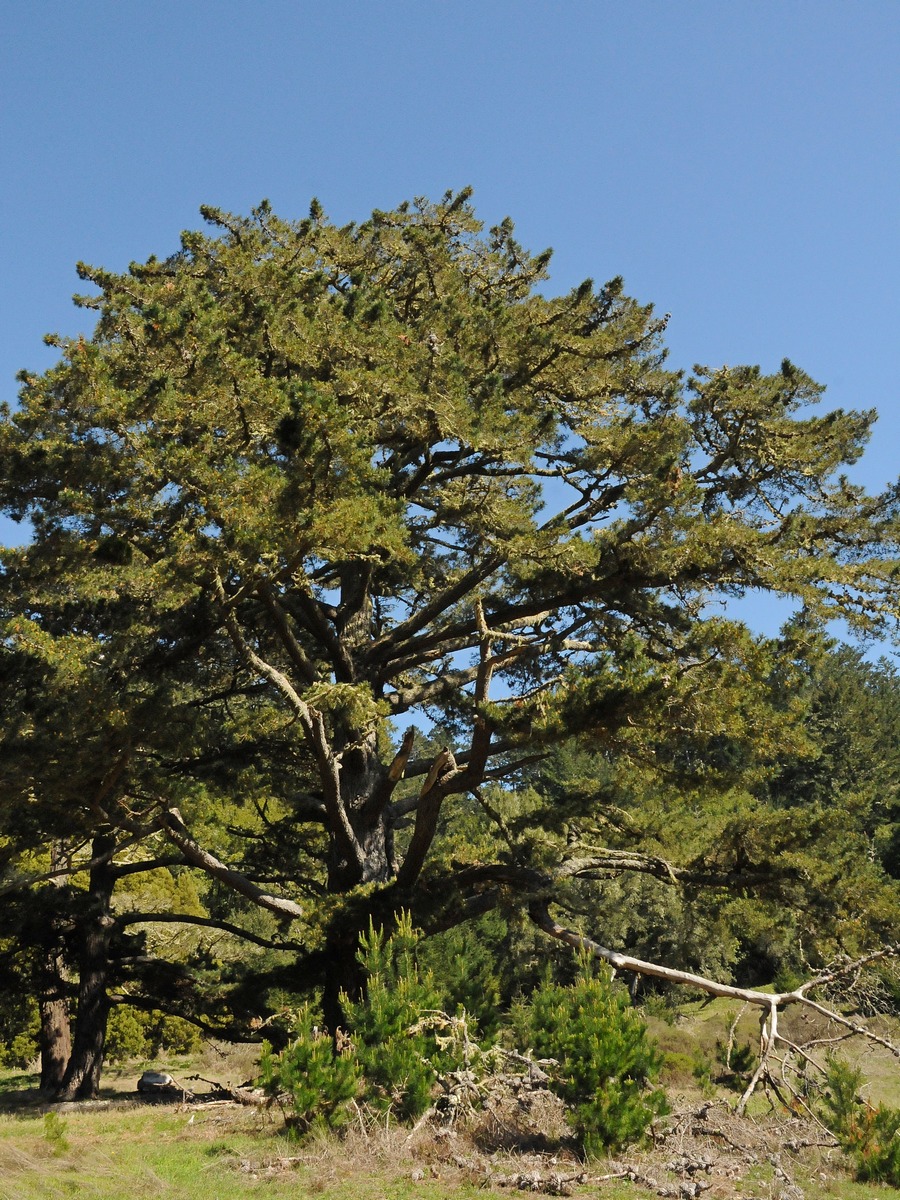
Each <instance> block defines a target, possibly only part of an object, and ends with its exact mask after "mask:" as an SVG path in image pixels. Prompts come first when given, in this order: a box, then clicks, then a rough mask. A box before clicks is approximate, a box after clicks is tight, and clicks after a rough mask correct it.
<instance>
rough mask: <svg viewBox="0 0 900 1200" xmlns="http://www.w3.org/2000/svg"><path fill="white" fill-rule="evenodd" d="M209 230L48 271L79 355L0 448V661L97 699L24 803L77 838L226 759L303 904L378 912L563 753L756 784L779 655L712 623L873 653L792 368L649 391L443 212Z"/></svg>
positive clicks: (609, 327) (806, 400)
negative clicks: (58, 284) (60, 288)
mask: <svg viewBox="0 0 900 1200" xmlns="http://www.w3.org/2000/svg"><path fill="white" fill-rule="evenodd" d="M203 215H204V217H205V218H206V220H207V221H208V222H209V224H210V225H211V226H212V231H211V233H208V234H204V233H198V232H190V233H185V234H183V235H182V239H181V249H180V250H179V251H178V252H177V253H176V254H174V255H172V256H171V257H169V258H165V259H156V258H150V259H149V260H148V261H147V262H145V263H133V264H132V265H131V267H130V268H129V270H128V272H127V273H125V274H114V273H111V272H109V271H105V270H102V269H99V268H95V267H89V266H85V265H82V266H80V267H79V271H80V274H81V277H82V278H83V279H84V280H85V281H86V282H87V283H89V284H91V285H92V289H93V290H92V291H91V292H90V294H89V295H87V296H83V297H81V298H80V299H79V301H78V302H79V303H80V304H81V305H82V306H84V307H85V308H86V309H88V310H90V311H92V312H96V314H97V316H98V321H97V325H96V328H95V330H94V332H93V333H92V334H91V335H90V336H87V335H86V336H84V337H78V338H72V339H63V338H57V339H51V341H52V342H53V344H54V345H57V346H58V347H59V350H60V359H59V362H58V364H57V365H56V366H54V367H53V368H51V369H50V370H48V371H47V372H46V373H45V374H43V375H32V374H29V373H27V372H23V373H22V375H21V382H22V390H21V393H20V400H19V405H18V406H17V407H14V408H13V407H9V406H7V407H4V408H3V410H2V420H0V506H2V510H3V511H4V512H6V513H8V514H11V515H15V516H17V517H20V518H23V519H24V518H27V519H28V520H30V521H31V522H32V524H33V528H34V538H33V541H32V542H31V544H29V545H28V546H26V547H24V548H21V549H16V550H6V551H4V552H3V573H2V576H0V579H2V590H3V600H2V604H3V609H4V611H3V613H2V616H3V619H4V622H5V634H4V641H5V651H6V654H7V662H12V661H13V659H12V657H10V656H15V657H16V662H17V663H21V662H22V661H26V660H27V662H28V663H29V664H30V666H29V667H28V671H29V672H30V674H29V678H31V677H34V678H35V679H38V680H43V681H44V683H42V684H41V686H42V687H44V686H48V685H46V679H47V677H48V676H52V677H53V678H54V679H55V680H56V682H55V683H54V684H53V685H52V686H53V687H56V688H57V689H63V690H64V691H66V692H67V694H68V695H69V696H70V701H69V705H70V708H72V706H74V709H77V711H78V712H81V713H83V712H84V711H85V708H84V705H85V704H88V701H90V711H91V714H92V715H91V720H90V723H89V724H90V728H88V727H87V724H86V723H85V721H84V719H83V718H81V720H82V724H81V726H79V724H78V721H79V718H77V717H73V723H72V724H71V725H70V727H69V729H68V732H67V736H69V737H70V738H71V741H72V743H73V758H72V760H70V761H69V762H67V763H66V764H64V769H62V770H56V776H55V779H56V782H55V784H54V786H55V788H56V790H57V793H58V794H59V795H61V794H62V792H63V791H64V790H65V777H66V776H68V777H69V778H70V779H71V780H73V781H77V783H76V782H71V784H70V793H71V794H70V796H69V802H71V803H73V804H74V803H77V804H78V805H80V806H81V809H82V810H83V811H84V813H85V814H86V816H85V822H86V825H87V826H89V825H90V822H91V821H93V822H94V823H95V824H96V822H97V821H100V820H102V821H106V822H108V823H110V824H111V825H113V826H115V827H117V828H123V827H125V828H129V827H131V828H133V827H134V822H135V820H136V819H137V817H136V814H139V813H141V812H149V811H150V809H151V808H152V807H153V806H154V805H162V806H163V807H166V805H170V806H172V805H175V804H177V803H179V802H180V801H179V793H178V789H177V788H175V787H174V785H173V784H172V782H171V781H172V780H173V779H175V778H178V777H179V771H185V770H187V769H188V768H187V767H185V764H188V763H190V764H194V767H196V768H197V769H198V770H199V766H198V765H197V764H200V763H201V762H206V763H207V764H209V762H210V761H211V760H212V759H213V758H214V757H215V754H214V753H213V750H215V752H216V754H218V756H219V759H218V761H219V763H220V764H221V762H222V761H227V760H228V756H229V755H230V756H231V757H232V760H234V761H238V760H240V758H241V753H242V747H243V748H244V750H245V751H246V755H245V760H244V762H243V764H242V765H243V767H246V765H247V763H248V762H249V761H250V760H251V759H252V760H253V762H254V763H255V764H256V767H255V769H256V770H258V771H259V772H263V773H264V775H265V785H266V786H268V787H271V788H275V789H277V788H279V787H280V788H282V790H283V791H284V792H285V794H287V793H290V795H289V796H288V799H290V800H291V803H292V804H293V805H294V808H293V810H292V811H293V820H294V823H295V826H296V825H300V824H302V823H303V822H310V821H311V822H312V823H313V825H314V826H315V827H316V828H317V829H319V830H321V832H322V835H323V836H324V838H325V841H326V843H327V852H326V859H327V880H326V884H327V887H328V889H329V890H331V891H339V892H346V891H348V890H351V889H353V888H354V887H356V886H357V885H359V884H363V883H374V884H390V883H392V881H393V882H394V883H395V884H396V886H397V887H398V888H399V889H401V890H403V891H405V893H407V894H408V893H409V892H410V890H411V889H414V887H415V886H416V884H417V881H419V878H420V875H421V873H422V870H423V867H424V866H425V864H426V861H427V859H428V856H429V853H430V851H431V850H432V845H433V842H434V838H435V834H436V831H437V829H438V825H439V821H440V820H441V819H442V809H443V807H444V804H445V801H446V800H447V798H448V797H453V796H464V795H477V794H478V793H479V789H480V788H481V787H482V786H483V785H485V784H486V783H490V782H497V781H503V780H515V779H516V778H518V777H519V776H518V775H517V773H518V772H521V771H522V770H523V769H524V767H525V766H526V765H527V764H529V763H531V762H533V761H534V760H535V758H536V757H540V756H541V755H543V754H545V753H546V752H547V751H548V749H549V748H552V747H553V746H555V745H556V744H557V743H559V742H560V741H561V740H563V739H564V738H566V737H569V736H573V735H575V734H583V735H584V736H585V737H586V738H588V739H590V744H591V745H592V747H593V748H594V749H596V750H600V751H602V752H604V753H606V754H607V755H610V756H614V755H616V754H618V753H620V752H621V753H630V752H634V753H637V752H638V750H640V752H641V753H644V754H647V755H650V754H658V755H659V756H661V757H662V758H664V759H665V760H666V761H667V762H669V763H672V762H675V761H676V760H677V761H680V762H683V763H687V764H688V766H689V767H690V769H691V771H692V772H693V773H694V774H695V775H702V774H703V772H704V771H707V770H712V769H713V768H714V767H716V766H717V764H718V763H719V760H718V759H717V758H716V755H719V756H720V757H721V750H722V746H723V744H724V743H725V742H728V744H729V745H740V744H744V743H746V744H748V745H750V744H752V745H753V747H754V748H755V751H756V752H757V753H758V754H761V755H763V756H766V755H769V756H770V757H771V756H772V755H774V754H776V753H777V751H778V747H779V746H780V745H782V744H783V739H784V738H785V737H786V736H787V734H786V730H789V728H790V727H791V713H792V704H793V703H794V694H793V691H792V684H791V670H792V667H791V663H792V659H793V655H794V652H795V650H796V646H792V645H791V643H790V637H788V638H787V639H786V640H783V641H782V642H779V643H775V642H768V641H765V640H764V639H759V638H755V637H753V636H751V634H750V633H749V632H748V630H747V629H746V628H745V627H744V626H742V625H741V624H740V623H739V622H737V621H735V620H731V619H728V618H727V617H725V616H722V615H721V613H722V609H721V607H717V606H716V604H715V601H716V600H717V599H727V598H729V597H738V596H741V595H744V594H746V593H748V592H751V591H755V590H759V591H765V592H773V593H778V594H781V595H785V596H789V597H791V598H793V599H794V601H795V602H796V604H797V607H798V609H800V610H802V613H803V620H802V621H801V622H799V623H798V624H797V625H796V626H795V629H796V630H799V631H800V632H798V633H797V634H796V636H797V637H798V638H799V637H801V634H802V630H803V629H809V628H815V627H817V626H821V625H822V624H823V623H824V622H826V621H828V620H830V619H832V618H836V617H841V618H843V619H845V620H846V621H847V622H849V624H850V625H851V626H852V627H854V628H855V629H856V630H858V631H859V632H861V633H862V634H866V635H877V636H886V635H888V634H889V633H891V632H892V631H893V630H894V629H895V627H896V621H897V616H898V598H897V597H898V587H897V583H898V576H900V558H898V532H900V523H898V492H897V490H896V489H891V490H889V491H888V492H886V493H885V494H883V495H878V496H871V495H868V494H866V493H865V492H864V491H863V489H862V488H860V487H859V486H857V485H856V484H855V483H853V482H851V481H850V480H849V479H848V477H847V476H846V475H845V474H844V473H843V471H844V468H845V467H846V466H848V465H850V464H853V463H854V462H855V461H856V460H857V459H858V458H859V456H860V454H861V452H862V450H863V447H864V444H865V442H866V439H867V437H868V436H869V432H870V429H871V427H872V423H873V420H874V414H873V413H872V412H847V411H842V410H832V411H827V412H821V411H817V410H816V409H815V407H814V406H815V404H816V402H817V401H818V400H819V398H820V396H821V393H822V388H821V387H820V386H819V385H818V384H816V383H815V382H813V380H812V379H810V378H809V377H808V376H807V375H806V374H804V372H803V371H802V370H800V369H799V368H798V367H796V366H794V365H793V364H792V363H791V362H789V361H787V360H785V361H784V362H783V363H782V364H781V366H780V367H779V369H778V370H776V371H775V372H774V373H772V374H765V373H763V371H762V370H761V369H760V368H758V367H755V366H738V367H720V368H716V369H712V368H708V367H696V368H695V370H694V373H693V374H692V375H691V376H690V377H687V376H685V375H684V374H682V373H680V372H678V371H673V370H670V369H668V367H667V366H666V354H665V348H664V342H663V335H664V331H665V324H666V321H665V319H664V318H662V319H660V318H658V317H656V316H655V315H654V313H653V310H652V307H651V306H649V305H642V304H640V303H638V302H637V301H635V300H633V299H631V298H629V297H628V296H627V295H626V294H625V292H624V290H623V285H622V281H621V280H619V279H613V280H612V281H611V282H609V283H607V284H605V285H604V286H602V287H596V286H595V285H594V284H593V282H592V281H591V280H586V281H585V282H584V283H583V284H581V285H580V286H579V287H577V288H575V289H573V290H572V291H571V292H569V293H567V294H565V295H561V296H553V295H550V294H549V293H548V291H547V290H546V279H547V266H548V262H549V258H550V255H549V252H546V253H543V254H538V255H532V254H530V253H528V252H527V251H526V250H524V249H523V248H522V247H521V246H520V245H519V244H518V243H517V241H516V240H515V237H514V230H513V226H512V224H511V223H510V222H509V221H504V222H502V223H501V224H500V225H498V226H496V227H495V228H492V229H490V230H488V231H487V232H485V231H484V230H483V229H482V226H481V224H480V223H479V221H478V220H477V219H476V217H475V215H474V212H473V210H472V208H471V205H470V202H469V193H468V191H463V192H460V193H458V194H455V195H454V194H450V193H448V194H447V195H445V196H444V197H443V198H442V199H441V200H440V202H438V203H429V202H426V201H424V200H417V201H415V202H414V203H412V204H404V205H401V206H400V207H399V208H398V209H397V210H396V211H393V212H375V213H373V214H372V216H371V218H370V219H369V220H367V221H365V222H363V223H361V224H351V225H347V226H343V227H338V226H336V225H334V224H332V223H330V222H329V221H328V220H327V219H326V218H325V216H324V214H323V213H322V210H321V208H320V207H319V206H318V205H317V204H314V205H313V207H312V209H311V212H310V216H309V217H308V218H307V219H306V220H302V221H299V222H294V223H292V222H288V221H284V220H281V219H279V218H278V217H276V216H275V215H274V213H273V212H272V211H271V210H270V207H269V206H268V204H265V203H263V204H262V205H260V207H259V208H257V209H256V210H254V211H253V212H252V213H251V215H250V216H249V217H236V216H231V215H228V214H226V213H223V212H220V211H218V210H216V209H204V210H203ZM16 675H17V678H21V673H20V669H19V667H17V669H16ZM16 686H24V684H21V685H20V684H17V685H16ZM73 689H74V690H73ZM76 694H77V695H78V696H80V697H81V699H80V700H78V701H77V703H76V701H75V700H71V697H72V696H74V695H76ZM57 711H59V710H58V709H57ZM73 711H74V710H73ZM411 721H416V722H418V723H419V724H420V725H428V724H429V723H430V724H433V725H434V726H435V727H436V729H438V730H439V731H440V737H441V738H442V739H443V741H438V743H437V744H436V745H434V746H432V748H431V749H430V750H428V752H427V753H425V752H424V749H425V748H426V747H425V741H424V739H419V742H418V745H417V742H416V736H415V735H414V734H413V733H412V732H409V733H407V735H406V736H405V737H403V739H402V740H401V739H400V738H399V736H394V735H393V733H392V731H396V730H397V728H398V724H399V728H400V730H402V729H404V728H405V727H406V726H408V725H409V723H410V722H411ZM391 722H395V723H398V724H394V725H392V724H391ZM34 729H35V726H34V724H33V723H32V724H31V725H28V723H27V722H26V723H25V724H23V725H19V726H17V727H16V728H15V729H12V728H11V727H8V729H7V735H6V737H7V741H8V742H9V744H10V747H11V749H12V750H15V751H16V753H18V754H19V758H18V759H17V760H16V761H18V762H22V761H25V760H27V743H28V739H29V738H32V737H37V736H38V735H37V734H36V733H35V732H34ZM79 729H80V733H79ZM82 737H84V738H88V737H90V738H92V739H93V741H92V742H91V745H92V747H93V749H94V752H95V756H96V754H100V756H101V758H102V759H103V761H102V764H100V765H98V763H97V762H96V761H94V763H93V766H91V764H90V763H88V762H87V761H84V762H83V763H82V764H81V766H79V760H78V755H77V754H76V747H75V743H80V742H81V738H82ZM679 756H680V757H679ZM81 757H82V758H83V759H84V758H86V756H85V755H84V754H82V756H81ZM12 761H13V759H12V758H10V759H8V762H12ZM32 761H33V760H32ZM260 764H264V765H260ZM57 766H58V764H57ZM101 766H102V769H101ZM113 768H115V770H114V769H113ZM36 770H37V768H36V767H34V766H32V768H29V772H28V773H27V774H28V775H29V782H28V785H27V786H29V787H34V786H37V784H36V782H35V771H36ZM301 778H302V781H303V786H302V789H301V787H300V783H299V782H298V781H299V780H301ZM22 779H24V776H22V778H21V779H20V790H21V788H24V787H25V783H24V782H22ZM401 779H404V782H402V783H401ZM38 784H39V781H38ZM256 786H257V787H261V786H262V785H261V784H260V783H259V779H257V784H256ZM76 788H77V791H76ZM301 790H302V795H301V794H300V792H301ZM126 816H127V818H128V821H130V822H131V826H129V825H128V821H125V817H126ZM443 816H444V817H446V813H444V814H443ZM170 832H171V833H172V835H173V836H174V837H175V838H181V843H180V845H181V846H182V848H183V849H184V851H185V853H186V854H187V853H194V850H192V849H191V846H190V845H189V839H187V834H186V832H185V830H184V826H183V825H181V824H180V822H179V821H178V820H177V819H176V818H175V817H172V819H171V821H170ZM395 834H396V836H395ZM186 839H187V840H186ZM504 853H506V851H505V850H504Z"/></svg>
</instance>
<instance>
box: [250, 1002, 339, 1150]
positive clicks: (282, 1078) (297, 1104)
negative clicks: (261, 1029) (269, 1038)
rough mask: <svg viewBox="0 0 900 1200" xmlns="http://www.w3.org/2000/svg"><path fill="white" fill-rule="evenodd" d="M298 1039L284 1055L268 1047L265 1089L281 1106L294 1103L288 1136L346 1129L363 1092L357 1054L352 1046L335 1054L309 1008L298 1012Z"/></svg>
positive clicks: (264, 1054)
mask: <svg viewBox="0 0 900 1200" xmlns="http://www.w3.org/2000/svg"><path fill="white" fill-rule="evenodd" d="M293 1034H294V1037H293V1040H292V1041H291V1042H290V1044H289V1045H287V1046H286V1047H285V1049H284V1050H282V1051H281V1053H280V1054H275V1053H274V1052H273V1050H272V1047H271V1045H270V1044H269V1043H268V1042H264V1043H263V1050H262V1056H261V1058H260V1064H259V1066H260V1082H261V1084H262V1087H263V1088H264V1089H265V1091H266V1092H267V1093H268V1094H269V1095H270V1096H273V1097H274V1098H276V1099H278V1100H279V1101H283V1098H284V1097H285V1096H286V1097H288V1098H289V1100H290V1104H291V1108H292V1110H293V1111H292V1113H291V1114H290V1116H287V1117H286V1119H285V1123H286V1125H287V1127H288V1131H289V1132H291V1133H295V1134H298V1135H302V1134H304V1133H307V1132H308V1131H309V1130H310V1129H311V1128H312V1127H313V1126H314V1125H324V1126H325V1127H326V1128H328V1129H338V1128H340V1126H341V1125H343V1124H345V1123H346V1120H347V1116H348V1108H349V1105H350V1101H351V1100H353V1098H354V1097H355V1096H356V1094H357V1092H358V1090H359V1080H360V1066H359V1063H358V1061H357V1059H356V1055H355V1053H354V1048H353V1046H352V1045H351V1044H349V1043H347V1044H345V1045H344V1047H343V1049H342V1050H341V1051H340V1053H337V1054H336V1053H335V1052H334V1045H333V1043H332V1040H331V1038H330V1036H329V1035H328V1034H326V1033H324V1032H323V1031H322V1030H321V1029H319V1028H318V1026H317V1025H316V1023H315V1020H314V1017H313V1013H312V1010H311V1009H310V1007H309V1005H304V1007H303V1008H301V1009H300V1010H299V1011H298V1012H297V1014H296V1016H295V1020H294V1028H293Z"/></svg>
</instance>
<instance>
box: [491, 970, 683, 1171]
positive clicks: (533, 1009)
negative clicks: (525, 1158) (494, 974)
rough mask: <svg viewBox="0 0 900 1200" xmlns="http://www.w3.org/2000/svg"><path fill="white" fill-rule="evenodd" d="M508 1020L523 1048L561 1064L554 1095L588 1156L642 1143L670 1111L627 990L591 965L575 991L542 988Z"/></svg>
mask: <svg viewBox="0 0 900 1200" xmlns="http://www.w3.org/2000/svg"><path fill="white" fill-rule="evenodd" d="M511 1017H512V1027H513V1029H514V1031H515V1034H516V1037H517V1040H518V1044H519V1045H520V1046H526V1047H530V1048H531V1049H532V1050H533V1051H534V1053H535V1055H536V1056H537V1057H538V1058H542V1059H555V1060H556V1062H557V1063H558V1064H559V1066H558V1070H557V1071H556V1075H555V1080H554V1083H553V1087H554V1090H555V1091H556V1093H557V1094H558V1095H559V1096H560V1097H561V1098H562V1099H563V1100H564V1101H565V1103H566V1105H567V1106H568V1108H569V1122H570V1124H571V1126H572V1128H573V1129H574V1131H575V1133H576V1135H577V1136H578V1138H579V1140H580V1141H581V1144H582V1146H583V1148H584V1151H585V1153H586V1154H587V1155H588V1156H597V1155H600V1154H602V1153H604V1152H606V1151H609V1150H615V1149H618V1148H619V1147H621V1146H624V1145H626V1144H627V1143H629V1142H634V1141H639V1140H640V1139H641V1138H642V1137H643V1136H644V1135H645V1133H646V1131H647V1129H648V1127H649V1125H650V1122H651V1121H652V1120H653V1118H654V1117H656V1116H658V1115H660V1114H662V1113H664V1112H666V1111H667V1104H666V1099H665V1095H664V1093H663V1092H662V1091H661V1090H659V1089H652V1088H650V1086H649V1084H650V1081H651V1080H653V1079H655V1078H656V1076H657V1075H658V1073H659V1069H660V1067H661V1065H662V1055H661V1054H660V1053H659V1052H658V1051H657V1049H656V1047H655V1046H654V1045H653V1044H652V1043H651V1041H650V1040H649V1038H648V1035H647V1030H646V1027H645V1025H644V1023H643V1022H642V1021H641V1019H640V1017H639V1016H638V1014H637V1013H636V1012H635V1010H634V1009H633V1008H632V1007H631V1006H630V1003H629V998H628V994H627V992H626V991H625V989H624V988H622V987H617V986H614V985H613V984H612V983H611V982H610V980H609V978H608V977H607V974H606V971H605V970H603V969H601V970H598V969H597V968H595V967H594V966H593V964H592V963H591V962H590V961H589V960H588V959H586V958H584V959H582V961H581V965H580V970H579V973H578V976H577V977H576V979H575V981H574V983H573V984H572V985H571V986H569V987H562V986H560V985H559V984H554V983H550V982H546V983H544V984H542V985H541V986H540V987H538V988H536V989H535V991H534V992H532V994H531V996H530V997H529V998H528V999H527V1001H525V1002H522V1003H520V1004H518V1005H516V1006H515V1008H514V1009H513V1012H512V1014H511Z"/></svg>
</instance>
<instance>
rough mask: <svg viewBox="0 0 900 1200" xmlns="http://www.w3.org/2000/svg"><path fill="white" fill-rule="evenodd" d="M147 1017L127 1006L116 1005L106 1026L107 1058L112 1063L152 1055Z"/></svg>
mask: <svg viewBox="0 0 900 1200" xmlns="http://www.w3.org/2000/svg"><path fill="white" fill-rule="evenodd" d="M147 1028H148V1026H147V1017H146V1015H145V1014H144V1013H141V1012H138V1011H137V1010H136V1009H133V1008H131V1007H130V1006H129V1005H127V1004H120V1005H116V1006H115V1008H113V1009H112V1011H111V1012H110V1014H109V1020H108V1021H107V1024H106V1057H107V1059H108V1060H109V1061H110V1062H130V1061H132V1060H134V1059H136V1058H146V1057H147V1055H148V1054H149V1053H150V1042H149V1040H148V1038H147Z"/></svg>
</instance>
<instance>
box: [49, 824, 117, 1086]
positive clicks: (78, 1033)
mask: <svg viewBox="0 0 900 1200" xmlns="http://www.w3.org/2000/svg"><path fill="white" fill-rule="evenodd" d="M114 844H115V842H114V840H113V839H112V838H106V837H104V838H96V839H95V840H94V845H93V849H92V857H93V858H100V857H102V856H103V855H104V854H105V853H107V852H109V851H111V850H112V848H113V846H114ZM114 886H115V872H114V870H113V868H112V865H111V864H110V863H108V862H107V863H102V864H101V865H100V866H98V867H95V868H94V869H93V870H92V871H91V875H90V886H89V892H88V896H89V907H88V910H87V912H86V914H85V918H84V924H83V928H82V940H81V953H80V955H79V981H78V1016H77V1020H76V1023H75V1038H74V1043H73V1046H72V1054H71V1057H70V1059H69V1065H68V1068H67V1070H66V1074H65V1078H64V1080H63V1083H62V1086H61V1088H60V1089H59V1091H58V1092H57V1097H56V1098H57V1099H58V1100H94V1099H96V1097H97V1096H98V1094H99V1091H100V1072H101V1070H102V1068H103V1051H104V1047H105V1045H106V1022H107V1018H108V1017H109V997H108V996H107V992H106V985H107V979H108V974H109V945H110V939H111V937H112V931H113V928H114V924H115V922H114V921H113V918H112V915H111V913H110V901H111V899H112V892H113V887H114Z"/></svg>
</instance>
